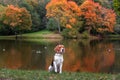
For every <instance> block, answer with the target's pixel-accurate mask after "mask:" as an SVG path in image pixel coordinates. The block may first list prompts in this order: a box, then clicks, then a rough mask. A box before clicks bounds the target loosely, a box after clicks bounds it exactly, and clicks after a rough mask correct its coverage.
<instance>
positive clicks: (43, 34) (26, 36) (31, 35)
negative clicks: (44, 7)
mask: <svg viewBox="0 0 120 80" xmlns="http://www.w3.org/2000/svg"><path fill="white" fill-rule="evenodd" d="M16 38H18V39H47V38H49V39H50V38H51V39H60V38H62V36H61V35H60V34H56V33H54V32H51V31H47V30H44V31H38V32H33V33H27V34H21V35H10V36H0V39H16Z"/></svg>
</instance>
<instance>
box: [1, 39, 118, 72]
mask: <svg viewBox="0 0 120 80" xmlns="http://www.w3.org/2000/svg"><path fill="white" fill-rule="evenodd" d="M58 43H59V42H54V43H41V42H25V41H14V40H13V41H12V40H11V41H10V40H0V68H4V67H5V68H11V69H28V70H31V69H32V70H33V69H34V70H35V69H38V70H47V69H48V66H49V65H50V63H51V60H52V58H53V55H54V53H55V52H54V51H53V49H54V47H55V46H56V45H57V44H58ZM60 43H62V44H64V45H65V48H66V52H65V54H64V64H63V71H75V72H76V71H78V72H79V71H80V72H81V71H87V72H106V73H115V72H118V71H119V70H120V68H119V67H120V65H119V57H117V59H116V54H118V53H119V51H116V50H118V45H119V44H120V43H119V44H118V43H117V44H116V41H103V40H94V41H90V40H63V41H61V42H60ZM117 56H120V55H117Z"/></svg>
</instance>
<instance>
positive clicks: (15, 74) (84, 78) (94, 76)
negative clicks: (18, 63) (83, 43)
mask: <svg viewBox="0 0 120 80" xmlns="http://www.w3.org/2000/svg"><path fill="white" fill-rule="evenodd" d="M119 79H120V75H119V74H116V75H115V74H114V75H113V74H100V73H85V72H84V73H83V72H79V73H77V72H63V73H62V74H56V73H50V72H47V71H39V70H38V71H25V70H9V69H0V80H119Z"/></svg>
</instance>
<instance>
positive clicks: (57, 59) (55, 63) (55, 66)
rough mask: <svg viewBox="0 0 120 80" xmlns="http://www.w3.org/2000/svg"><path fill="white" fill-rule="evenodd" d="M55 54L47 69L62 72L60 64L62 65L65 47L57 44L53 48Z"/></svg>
mask: <svg viewBox="0 0 120 80" xmlns="http://www.w3.org/2000/svg"><path fill="white" fill-rule="evenodd" d="M54 50H55V52H56V53H55V55H54V58H53V60H52V63H51V65H50V66H49V68H48V70H49V71H50V72H51V71H54V72H56V73H62V66H63V61H64V59H63V53H64V52H65V47H64V45H57V46H56V47H55V48H54Z"/></svg>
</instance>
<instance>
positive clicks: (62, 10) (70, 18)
mask: <svg viewBox="0 0 120 80" xmlns="http://www.w3.org/2000/svg"><path fill="white" fill-rule="evenodd" d="M46 9H47V14H46V16H47V17H48V18H50V17H52V18H55V19H56V20H59V23H60V26H64V27H66V28H68V24H69V25H70V26H71V28H72V27H73V25H74V24H75V23H76V16H78V15H80V9H79V7H78V5H77V4H76V3H75V2H73V1H67V0H51V1H50V2H49V3H48V4H47V6H46Z"/></svg>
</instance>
